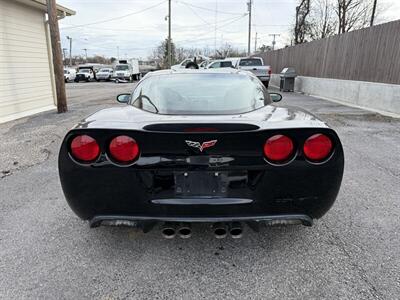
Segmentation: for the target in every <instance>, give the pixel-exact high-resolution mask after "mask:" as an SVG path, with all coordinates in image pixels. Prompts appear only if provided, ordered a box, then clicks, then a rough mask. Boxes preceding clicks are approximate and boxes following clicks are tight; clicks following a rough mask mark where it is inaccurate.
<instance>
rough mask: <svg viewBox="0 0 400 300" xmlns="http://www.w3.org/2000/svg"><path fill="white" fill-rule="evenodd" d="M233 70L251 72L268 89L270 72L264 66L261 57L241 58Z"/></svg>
mask: <svg viewBox="0 0 400 300" xmlns="http://www.w3.org/2000/svg"><path fill="white" fill-rule="evenodd" d="M235 68H236V69H240V70H244V71H250V72H252V73H253V74H254V75H256V76H257V77H258V79H260V80H261V82H262V83H263V84H264V85H265V87H266V88H268V85H269V79H270V77H271V73H272V71H271V67H270V66H264V61H263V59H262V58H261V57H246V58H244V57H241V58H239V59H238V60H237V62H236V65H235Z"/></svg>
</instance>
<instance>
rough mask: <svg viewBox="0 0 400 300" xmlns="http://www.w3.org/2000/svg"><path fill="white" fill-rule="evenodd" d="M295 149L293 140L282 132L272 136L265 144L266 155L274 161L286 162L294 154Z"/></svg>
mask: <svg viewBox="0 0 400 300" xmlns="http://www.w3.org/2000/svg"><path fill="white" fill-rule="evenodd" d="M293 150H294V145H293V141H292V140H291V139H290V138H289V137H287V136H285V135H282V134H277V135H274V136H272V137H270V138H269V139H268V140H267V141H266V142H265V144H264V155H265V157H266V158H267V159H268V160H269V161H272V162H277V163H280V162H285V161H286V160H288V159H289V158H290V157H291V156H292V154H293Z"/></svg>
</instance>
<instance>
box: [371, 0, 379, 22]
mask: <svg viewBox="0 0 400 300" xmlns="http://www.w3.org/2000/svg"><path fill="white" fill-rule="evenodd" d="M377 2H378V0H374V6H373V7H372V15H371V24H370V26H374V19H375V12H376V4H377Z"/></svg>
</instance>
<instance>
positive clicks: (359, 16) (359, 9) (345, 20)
mask: <svg viewBox="0 0 400 300" xmlns="http://www.w3.org/2000/svg"><path fill="white" fill-rule="evenodd" d="M371 4H373V3H372V2H371V1H365V0H337V8H336V13H337V16H338V23H339V26H338V33H339V34H341V33H344V32H348V31H351V30H355V29H360V28H364V27H366V26H367V25H369V22H370V16H371V14H372V5H371Z"/></svg>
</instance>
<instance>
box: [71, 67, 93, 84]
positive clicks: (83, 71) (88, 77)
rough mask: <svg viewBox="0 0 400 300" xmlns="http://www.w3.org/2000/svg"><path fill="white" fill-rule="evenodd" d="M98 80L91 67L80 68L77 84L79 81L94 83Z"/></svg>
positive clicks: (76, 79) (77, 74)
mask: <svg viewBox="0 0 400 300" xmlns="http://www.w3.org/2000/svg"><path fill="white" fill-rule="evenodd" d="M95 79H96V73H95V72H94V70H93V69H92V68H90V67H79V69H78V73H76V77H75V80H74V81H75V82H79V81H87V82H89V81H92V80H95Z"/></svg>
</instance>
